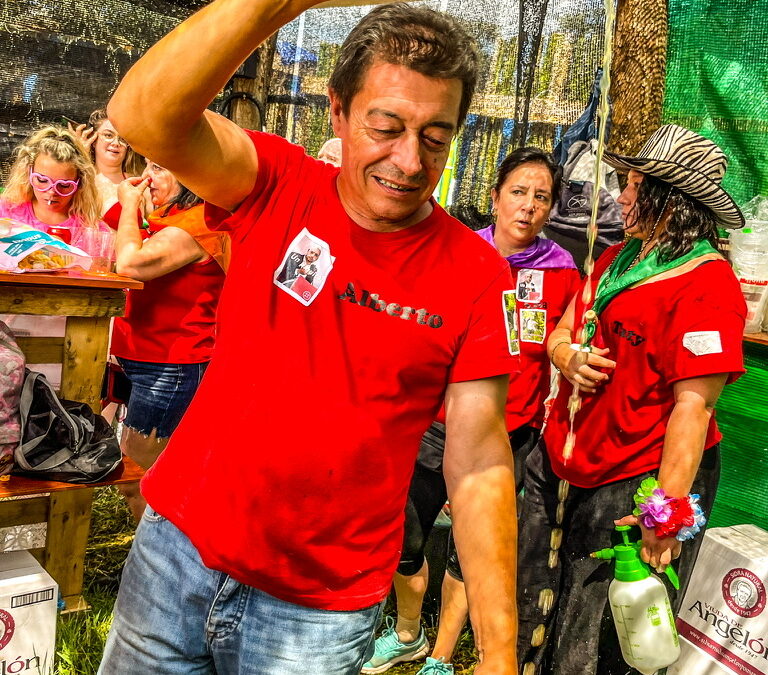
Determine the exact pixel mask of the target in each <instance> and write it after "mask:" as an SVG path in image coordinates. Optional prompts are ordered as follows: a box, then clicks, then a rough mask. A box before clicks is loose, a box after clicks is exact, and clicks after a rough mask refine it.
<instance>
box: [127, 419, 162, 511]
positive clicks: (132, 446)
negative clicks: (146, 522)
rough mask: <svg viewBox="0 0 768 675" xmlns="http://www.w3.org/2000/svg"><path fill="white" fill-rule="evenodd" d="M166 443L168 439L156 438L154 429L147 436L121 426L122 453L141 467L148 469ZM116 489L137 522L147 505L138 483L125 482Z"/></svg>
mask: <svg viewBox="0 0 768 675" xmlns="http://www.w3.org/2000/svg"><path fill="white" fill-rule="evenodd" d="M166 445H168V439H167V438H158V437H157V430H156V429H153V430H152V433H151V434H150V435H149V436H147V435H145V434H142V433H139V432H138V431H136V430H135V429H131V428H130V427H123V433H122V436H121V437H120V449H121V450H122V451H123V454H125V455H128V457H130V458H131V459H132V460H133V461H134V462H136V464H138V465H139V466H140V467H141V468H142V469H148V468H149V467H150V466H152V465H153V464H154V463H155V460H156V459H157V458H158V457H159V456H160V453H161V452H162V451H163V450H164V449H165V446H166ZM118 489H119V490H120V492H121V494H122V495H123V497H125V501H126V503H127V504H128V507H129V508H130V509H131V513H133V517H134V518H135V519H136V522H137V523H138V522H139V520H141V516H142V514H143V513H144V509H145V508H146V506H147V502H146V501H145V499H144V497H142V496H141V492H140V491H139V484H138V483H125V484H123V485H119V486H118Z"/></svg>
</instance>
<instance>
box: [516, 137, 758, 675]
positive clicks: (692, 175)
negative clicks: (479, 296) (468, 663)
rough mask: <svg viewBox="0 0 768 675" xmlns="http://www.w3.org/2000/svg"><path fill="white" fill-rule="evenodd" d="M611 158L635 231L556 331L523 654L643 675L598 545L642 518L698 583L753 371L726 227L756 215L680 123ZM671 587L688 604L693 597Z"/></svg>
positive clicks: (524, 572)
mask: <svg viewBox="0 0 768 675" xmlns="http://www.w3.org/2000/svg"><path fill="white" fill-rule="evenodd" d="M604 159H605V161H606V162H607V163H608V164H610V165H611V166H614V167H615V168H617V169H621V170H624V171H628V172H629V175H628V182H627V187H626V189H625V190H624V192H623V193H622V195H621V197H620V198H619V203H620V204H622V206H623V217H624V221H625V225H624V227H625V231H626V234H627V236H628V240H627V241H626V243H625V244H622V245H617V246H614V247H612V248H609V249H608V250H606V251H605V253H604V254H603V255H602V256H601V257H600V259H599V260H598V261H597V263H596V265H595V269H594V273H593V275H592V277H591V282H590V286H589V287H588V288H587V289H582V291H581V292H579V293H577V295H576V296H575V298H574V299H573V301H572V302H571V305H570V306H569V308H568V311H567V312H566V314H565V316H564V317H563V319H562V320H561V321H560V324H559V325H558V327H557V329H556V330H555V331H553V332H552V334H551V336H550V337H549V340H548V350H549V354H550V357H551V358H552V362H553V363H554V365H555V366H556V367H557V368H558V369H559V370H560V371H561V373H562V374H563V376H564V377H565V379H566V380H567V382H566V381H564V382H562V384H561V387H560V392H559V395H558V397H557V399H556V400H555V402H554V404H553V406H552V412H551V414H550V417H549V419H548V422H547V427H546V429H545V431H544V433H543V436H542V440H541V441H540V442H539V445H538V446H537V448H536V449H535V450H534V451H533V452H532V453H531V455H530V456H529V458H528V461H527V464H526V473H525V482H524V487H525V493H524V499H523V508H522V511H521V514H520V520H519V523H520V535H519V540H518V610H519V621H520V623H519V626H520V629H519V635H518V660H519V663H520V667H521V669H522V670H523V671H524V672H525V673H531V674H533V673H544V672H546V673H554V674H558V675H559V674H562V675H565V674H567V675H572V674H573V673H579V674H580V675H590V674H598V673H599V674H600V675H604V674H607V675H611V674H614V673H615V674H619V673H621V674H622V675H623V674H624V673H627V672H636V671H633V670H630V669H629V667H628V666H627V665H626V663H624V661H623V659H622V656H621V651H620V649H619V644H618V638H617V636H616V633H615V630H614V629H613V626H612V621H611V618H610V609H609V607H608V585H609V583H610V580H611V579H612V578H613V572H612V570H611V568H610V567H609V566H608V564H607V563H606V562H601V561H599V560H597V559H594V558H590V553H592V552H593V551H596V550H598V549H601V548H604V547H607V546H612V545H614V544H615V543H618V542H617V541H615V540H614V537H615V531H614V527H615V525H616V524H628V525H635V524H637V525H639V529H638V530H637V532H636V538H638V539H639V538H640V537H642V549H641V556H642V558H643V559H644V560H645V561H646V562H648V563H650V565H651V566H652V567H654V568H656V569H657V570H659V571H661V570H663V569H664V568H665V567H666V566H667V565H669V564H670V562H671V561H672V560H673V559H676V558H677V557H678V556H679V557H680V560H679V574H680V577H681V579H683V581H685V579H687V577H688V575H689V573H690V571H691V569H692V566H693V563H694V561H695V558H696V553H697V551H698V546H699V545H700V542H701V536H698V537H695V538H694V535H695V534H696V533H697V532H698V531H699V529H700V528H701V527H702V526H703V524H704V522H705V520H706V519H705V517H704V514H705V513H709V510H710V508H711V506H712V503H713V501H714V497H715V491H716V489H717V482H718V476H719V449H718V442H719V440H720V437H721V436H720V433H719V431H718V429H717V424H716V423H715V419H714V413H713V408H714V405H715V403H716V401H717V398H718V396H719V394H720V392H721V390H722V388H723V386H724V385H725V384H726V383H727V382H731V381H733V380H735V379H736V378H737V377H738V376H739V375H740V374H741V373H742V372H743V365H742V351H741V341H742V332H743V329H744V319H745V315H746V308H745V305H744V300H743V298H742V295H741V291H740V289H739V284H738V282H737V280H736V278H735V276H734V274H733V272H732V270H731V268H730V266H729V265H728V263H727V262H726V260H725V259H724V258H723V257H722V255H720V253H719V252H718V251H717V248H716V247H717V237H718V229H717V228H718V226H720V227H731V228H733V227H741V225H742V224H743V216H742V215H741V213H740V211H739V209H738V207H737V206H736V204H735V203H734V202H733V200H732V199H731V198H730V197H729V196H728V194H727V193H726V192H725V191H724V190H723V189H722V188H721V187H720V182H721V180H722V177H723V174H724V173H725V167H726V159H725V156H724V154H723V152H722V151H721V150H720V148H718V147H717V146H716V145H715V144H714V143H712V142H711V141H709V140H707V139H705V138H703V137H702V136H699V135H698V134H695V133H693V132H691V131H688V130H687V129H683V128H681V127H678V126H675V125H666V126H664V127H661V128H660V129H659V130H658V131H656V133H654V134H653V136H651V138H650V139H649V140H648V142H647V143H646V144H645V146H644V147H643V149H642V150H641V151H640V154H639V156H638V157H622V156H618V155H614V154H611V153H606V155H605V157H604ZM585 284H586V282H585ZM585 291H586V292H585ZM588 309H591V310H592V311H593V312H594V315H593V316H592V317H590V316H589V315H588V316H587V317H586V320H587V321H586V329H585V330H584V331H582V325H585V324H584V317H585V311H586V310H588ZM590 318H593V319H594V321H592V322H590V320H589V319H590ZM574 343H578V344H574ZM585 350H586V351H585ZM574 385H577V386H578V388H579V389H580V390H581V392H582V397H581V407H580V409H579V410H578V412H577V413H576V414H575V417H574V420H573V425H572V426H571V421H570V415H569V397H570V396H571V394H572V392H573V389H574ZM641 482H642V483H643V487H642V489H639V488H640V486H641ZM654 490H655V492H654ZM689 493H692V494H691V495H690V496H689ZM636 494H637V495H638V499H639V502H640V503H639V504H638V506H637V510H636V511H635V513H634V514H633V515H629V514H632V513H633V509H635V501H634V499H633V496H635V495H636ZM689 539H690V541H688V540H689ZM683 541H685V543H684V544H683V543H682V542H683ZM681 548H682V551H681ZM668 590H669V591H670V597H671V598H672V603H673V606H674V605H675V598H676V597H677V598H682V594H678V595H677V596H675V594H674V591H673V589H672V588H671V587H670V588H669V589H668Z"/></svg>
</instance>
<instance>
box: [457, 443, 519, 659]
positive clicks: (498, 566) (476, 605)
mask: <svg viewBox="0 0 768 675" xmlns="http://www.w3.org/2000/svg"><path fill="white" fill-rule="evenodd" d="M489 440H490V439H489ZM497 440H498V442H497V443H494V445H495V446H496V447H495V448H493V449H490V448H489V449H488V451H487V452H486V453H485V457H486V458H491V457H494V456H496V457H497V458H498V459H499V461H498V462H497V463H495V464H494V463H493V462H488V464H487V466H486V467H485V468H481V469H479V470H478V471H473V472H471V473H469V474H467V475H465V476H463V477H462V478H460V479H459V480H457V481H455V482H454V481H452V480H451V479H450V478H449V477H448V476H447V480H448V485H449V498H450V500H451V514H452V517H453V528H454V536H455V539H456V547H457V550H458V553H459V559H460V561H461V567H462V573H463V576H464V579H465V581H466V584H467V597H468V599H469V607H470V618H471V620H472V627H473V630H474V634H475V644H476V646H477V649H478V652H479V654H480V658H481V661H486V662H488V661H492V662H493V663H494V664H498V665H497V666H495V667H494V668H493V670H492V671H491V672H494V673H496V672H499V673H503V672H507V671H506V670H503V669H502V670H497V668H498V667H500V666H501V664H504V663H508V665H509V666H510V669H509V671H508V672H509V673H516V672H517V670H516V668H515V667H514V664H515V663H516V660H515V648H516V641H517V598H516V588H517V581H516V574H517V513H516V494H515V483H514V470H513V466H512V461H511V453H510V451H509V447H508V445H507V438H506V433H504V434H503V438H499V439H497ZM502 667H503V666H502Z"/></svg>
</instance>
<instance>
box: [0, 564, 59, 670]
mask: <svg viewBox="0 0 768 675" xmlns="http://www.w3.org/2000/svg"><path fill="white" fill-rule="evenodd" d="M58 595H59V592H58V586H57V585H56V582H55V581H54V580H53V579H51V577H50V576H49V575H48V573H47V572H46V571H45V570H44V569H43V568H42V567H41V566H40V563H38V562H37V560H35V559H34V558H33V557H32V555H31V554H30V553H29V552H27V551H12V552H8V553H0V675H8V674H9V673H10V675H16V674H17V673H21V674H22V675H50V674H51V673H52V672H53V657H54V653H55V647H56V644H55V643H56V604H57V600H58Z"/></svg>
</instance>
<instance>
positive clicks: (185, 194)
mask: <svg viewBox="0 0 768 675" xmlns="http://www.w3.org/2000/svg"><path fill="white" fill-rule="evenodd" d="M202 202H203V200H202V198H201V197H198V196H197V195H196V194H195V193H194V192H192V190H190V189H189V188H188V187H186V186H184V185H182V184H181V183H179V191H178V192H177V193H176V195H175V196H174V197H173V199H171V200H170V201H169V202H168V203H167V204H166V205H165V210H164V211H163V213H162V214H161V216H160V217H161V218H164V217H165V216H167V215H168V213H169V212H170V210H171V209H172V208H173V207H174V206H175V207H176V208H177V209H179V211H186V210H187V209H191V208H192V207H193V206H197V205H198V204H202Z"/></svg>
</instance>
